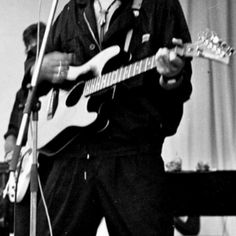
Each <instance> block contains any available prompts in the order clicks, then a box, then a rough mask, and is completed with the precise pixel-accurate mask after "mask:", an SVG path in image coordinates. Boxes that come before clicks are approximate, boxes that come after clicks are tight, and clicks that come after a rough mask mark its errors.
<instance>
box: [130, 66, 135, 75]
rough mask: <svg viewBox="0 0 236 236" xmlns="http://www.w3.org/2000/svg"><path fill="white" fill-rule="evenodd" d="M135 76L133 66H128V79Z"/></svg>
mask: <svg viewBox="0 0 236 236" xmlns="http://www.w3.org/2000/svg"><path fill="white" fill-rule="evenodd" d="M133 76H135V70H134V64H130V77H133Z"/></svg>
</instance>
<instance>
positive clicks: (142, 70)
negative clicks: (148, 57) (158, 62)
mask: <svg viewBox="0 0 236 236" xmlns="http://www.w3.org/2000/svg"><path fill="white" fill-rule="evenodd" d="M140 64H141V66H140V71H141V72H145V69H146V68H145V60H141V62H140Z"/></svg>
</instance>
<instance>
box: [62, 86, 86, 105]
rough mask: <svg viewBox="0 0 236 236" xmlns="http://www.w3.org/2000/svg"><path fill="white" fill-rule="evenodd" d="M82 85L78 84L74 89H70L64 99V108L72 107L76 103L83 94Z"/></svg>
mask: <svg viewBox="0 0 236 236" xmlns="http://www.w3.org/2000/svg"><path fill="white" fill-rule="evenodd" d="M84 84H85V83H84V82H80V83H78V84H77V85H76V86H75V87H74V88H72V90H71V91H70V92H69V94H68V97H67V99H66V106H68V107H72V106H74V105H76V104H77V103H78V101H79V100H80V98H81V95H82V94H83V90H84Z"/></svg>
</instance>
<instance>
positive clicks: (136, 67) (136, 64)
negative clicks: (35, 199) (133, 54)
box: [134, 61, 140, 75]
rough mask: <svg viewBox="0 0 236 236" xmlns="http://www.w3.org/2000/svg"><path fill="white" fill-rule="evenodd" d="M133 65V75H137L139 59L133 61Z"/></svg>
mask: <svg viewBox="0 0 236 236" xmlns="http://www.w3.org/2000/svg"><path fill="white" fill-rule="evenodd" d="M134 64H135V67H134V75H138V74H139V69H140V68H139V61H137V62H135V63H134Z"/></svg>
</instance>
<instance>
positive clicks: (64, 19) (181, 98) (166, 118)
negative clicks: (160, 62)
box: [47, 0, 192, 144]
mask: <svg viewBox="0 0 236 236" xmlns="http://www.w3.org/2000/svg"><path fill="white" fill-rule="evenodd" d="M131 5H132V1H123V4H122V6H121V7H120V8H119V9H118V10H117V11H116V12H115V13H114V15H113V16H112V19H111V22H110V26H109V29H108V32H107V33H106V34H105V37H104V41H103V43H102V45H99V43H98V33H97V25H96V21H95V15H94V11H93V1H92V0H91V1H86V0H72V1H70V2H69V3H68V4H67V5H66V6H65V7H64V9H63V11H62V13H61V14H60V15H59V17H58V18H57V20H56V22H55V23H54V26H53V28H52V30H51V34H50V37H49V40H48V46H47V52H50V51H62V52H67V53H73V54H74V61H73V64H74V65H82V64H84V63H85V62H87V61H88V60H90V59H91V58H92V57H94V56H95V55H96V54H97V53H99V52H100V51H101V50H103V49H104V48H107V47H109V46H112V45H119V46H120V47H121V48H123V47H124V43H125V37H126V34H127V31H128V30H129V29H130V28H133V29H134V33H133V36H132V40H131V43H130V53H131V55H132V60H131V62H134V61H137V60H139V59H142V58H145V57H148V56H151V55H154V54H155V53H156V52H157V51H158V49H159V48H160V47H172V46H173V45H172V44H171V40H172V38H173V37H175V38H181V39H182V40H183V41H184V42H190V41H191V39H190V35H189V31H188V28H187V25H186V21H185V18H184V15H183V12H182V9H181V7H180V4H179V2H178V0H143V3H142V7H141V10H140V15H139V17H138V18H135V17H134V15H133V11H132V9H131ZM91 31H92V32H91ZM121 62H123V60H120V61H119V60H118V64H120V65H116V66H121V65H122V63H121ZM116 63H117V62H116ZM182 74H183V76H184V81H183V83H182V84H181V85H180V86H179V87H178V88H177V89H173V90H165V89H164V88H162V87H161V86H160V85H159V76H160V75H159V74H158V73H157V71H156V70H155V69H154V70H152V71H149V72H146V73H144V74H142V75H139V76H137V77H135V78H134V79H131V80H129V81H127V82H123V83H121V84H119V85H117V88H116V93H115V97H114V99H113V100H112V101H111V102H107V104H106V105H105V106H104V113H105V114H106V115H107V117H108V118H109V120H110V125H109V127H108V128H107V129H106V131H105V132H104V136H103V137H102V139H104V141H106V139H109V140H113V141H114V142H119V143H126V144H132V143H155V142H156V141H157V140H160V139H164V137H165V136H169V135H173V134H174V133H175V132H176V130H177V127H178V125H179V122H180V120H181V117H182V113H183V103H184V102H185V101H186V100H188V99H189V97H190V94H191V91H192V87H191V83H190V77H191V65H190V60H186V66H185V67H184V69H183V71H182ZM100 135H101V134H100ZM100 141H101V137H100V138H99V142H100Z"/></svg>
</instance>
